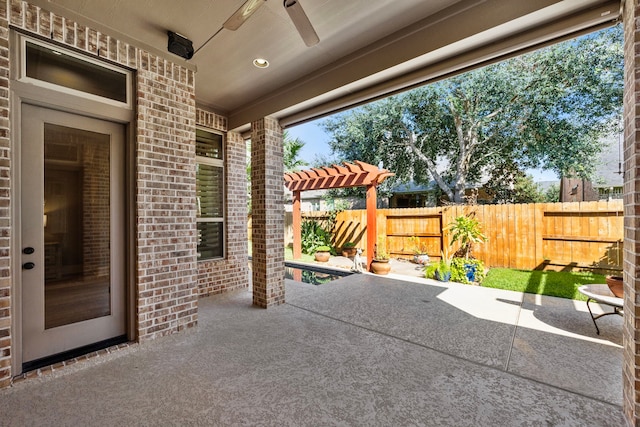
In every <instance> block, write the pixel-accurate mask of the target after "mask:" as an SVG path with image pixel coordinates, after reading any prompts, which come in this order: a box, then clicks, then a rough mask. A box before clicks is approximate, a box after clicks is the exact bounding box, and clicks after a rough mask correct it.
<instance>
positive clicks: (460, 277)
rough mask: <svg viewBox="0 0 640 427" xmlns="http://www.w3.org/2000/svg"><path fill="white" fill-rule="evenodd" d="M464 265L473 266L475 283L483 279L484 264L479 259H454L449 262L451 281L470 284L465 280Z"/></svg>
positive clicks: (465, 269) (465, 271) (465, 270)
mask: <svg viewBox="0 0 640 427" xmlns="http://www.w3.org/2000/svg"><path fill="white" fill-rule="evenodd" d="M466 265H473V266H475V269H476V277H475V280H476V282H482V279H484V276H485V273H484V263H483V262H482V261H480V260H479V259H464V258H454V259H453V260H451V280H452V281H454V282H458V283H470V282H469V280H468V279H467V268H466V267H465V266H466Z"/></svg>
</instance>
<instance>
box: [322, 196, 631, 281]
mask: <svg viewBox="0 0 640 427" xmlns="http://www.w3.org/2000/svg"><path fill="white" fill-rule="evenodd" d="M377 215H378V217H377V221H378V236H382V238H383V240H384V241H385V243H386V246H387V251H388V252H389V253H390V254H391V256H393V257H406V258H408V257H410V256H412V247H411V244H410V243H409V238H410V237H411V236H417V237H419V238H420V241H421V242H422V243H424V244H425V245H426V246H427V248H428V254H429V256H430V257H432V258H435V259H438V258H439V257H440V254H441V251H442V250H443V248H446V249H448V250H449V253H453V252H454V251H455V250H456V249H457V247H451V246H450V240H449V235H448V233H447V231H446V226H447V225H448V224H450V223H451V222H452V221H453V220H454V218H455V217H457V216H459V215H474V216H475V217H476V218H477V219H478V220H479V221H480V223H481V225H482V229H483V232H484V234H485V235H486V236H487V237H488V240H487V242H486V243H484V244H481V245H475V246H474V251H473V255H474V256H475V257H476V258H479V259H481V260H482V261H484V262H485V264H486V265H487V266H489V267H509V268H521V269H536V268H538V269H542V268H547V269H556V270H560V269H563V270H573V269H576V270H580V269H592V270H596V271H600V272H604V273H611V272H616V271H618V272H619V271H621V269H622V240H623V218H624V217H623V205H622V201H621V200H613V201H609V202H607V201H603V202H581V203H537V204H511V205H477V206H445V207H437V208H414V209H378V212H377ZM334 233H335V234H334V240H335V242H334V243H335V245H336V246H337V247H340V246H341V245H342V244H343V243H345V242H347V241H352V242H355V243H357V246H358V247H360V248H363V249H364V248H366V238H367V237H366V211H365V210H353V211H343V212H341V213H339V214H338V217H337V222H336V227H335V230H334ZM379 239H380V237H379Z"/></svg>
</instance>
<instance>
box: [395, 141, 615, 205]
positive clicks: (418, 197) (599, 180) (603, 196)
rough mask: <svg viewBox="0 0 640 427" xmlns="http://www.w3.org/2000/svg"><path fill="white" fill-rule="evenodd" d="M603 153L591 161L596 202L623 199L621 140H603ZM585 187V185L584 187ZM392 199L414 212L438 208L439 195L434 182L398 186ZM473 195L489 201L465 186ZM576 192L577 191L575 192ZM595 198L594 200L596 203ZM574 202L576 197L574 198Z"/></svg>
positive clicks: (480, 191)
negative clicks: (593, 165)
mask: <svg viewBox="0 0 640 427" xmlns="http://www.w3.org/2000/svg"><path fill="white" fill-rule="evenodd" d="M602 144H603V146H604V147H603V150H602V152H601V153H600V155H599V156H598V158H596V159H594V162H595V164H596V171H595V173H594V177H595V178H594V180H593V182H591V186H592V188H593V190H595V196H594V197H595V198H599V199H600V200H611V199H621V198H622V180H623V175H622V166H623V165H622V161H621V147H620V144H621V136H611V137H608V138H605V139H603V141H602ZM536 184H537V185H538V187H539V188H540V190H541V191H547V190H548V189H549V188H551V187H552V186H560V180H554V181H539V182H536ZM572 184H573V186H574V187H575V186H576V185H577V186H578V187H579V188H578V189H580V188H581V187H582V186H583V185H582V183H580V184H578V182H573V181H572ZM587 187H588V184H587ZM391 191H392V193H393V195H392V196H391V198H390V199H389V206H390V207H392V208H417V207H431V206H436V205H437V199H436V195H437V194H439V193H440V192H439V191H438V187H437V184H436V183H435V181H432V182H430V183H429V184H427V185H418V184H415V183H409V184H399V185H396V186H395V187H394V188H392V190H391ZM473 191H476V192H477V194H475V195H474V197H477V200H478V201H481V202H482V201H486V200H490V196H489V195H488V194H487V193H486V192H485V191H484V188H483V187H482V186H480V187H476V186H473V185H471V184H469V185H467V193H468V195H471V194H472V192H473ZM576 191H577V190H576ZM567 193H568V194H569V196H568V197H567V200H566V201H575V200H572V197H571V196H570V193H571V189H568V190H567ZM595 198H594V200H595ZM574 199H575V197H574Z"/></svg>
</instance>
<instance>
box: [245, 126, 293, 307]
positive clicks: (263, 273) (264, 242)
mask: <svg viewBox="0 0 640 427" xmlns="http://www.w3.org/2000/svg"><path fill="white" fill-rule="evenodd" d="M251 132H252V136H251V205H252V207H251V209H252V215H251V220H252V226H253V230H252V244H253V261H252V264H253V269H252V270H253V303H254V304H255V305H257V306H259V307H264V308H267V307H270V306H272V305H278V304H282V303H284V301H285V299H284V251H283V250H282V248H283V247H284V233H283V232H282V230H283V228H284V212H283V209H282V206H283V200H284V185H283V179H282V176H283V163H282V150H283V149H282V128H281V127H280V125H279V123H278V122H277V120H275V119H272V118H270V117H266V118H264V119H262V120H258V121H255V122H253V123H252V125H251Z"/></svg>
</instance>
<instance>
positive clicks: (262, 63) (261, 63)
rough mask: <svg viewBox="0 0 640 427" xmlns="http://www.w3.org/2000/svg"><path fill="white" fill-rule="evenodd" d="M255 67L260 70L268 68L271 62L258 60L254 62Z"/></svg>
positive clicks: (262, 59)
mask: <svg viewBox="0 0 640 427" xmlns="http://www.w3.org/2000/svg"><path fill="white" fill-rule="evenodd" d="M253 65H255V66H256V67H258V68H267V67H268V66H269V61H267V60H266V59H264V58H256V59H254V60H253Z"/></svg>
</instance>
